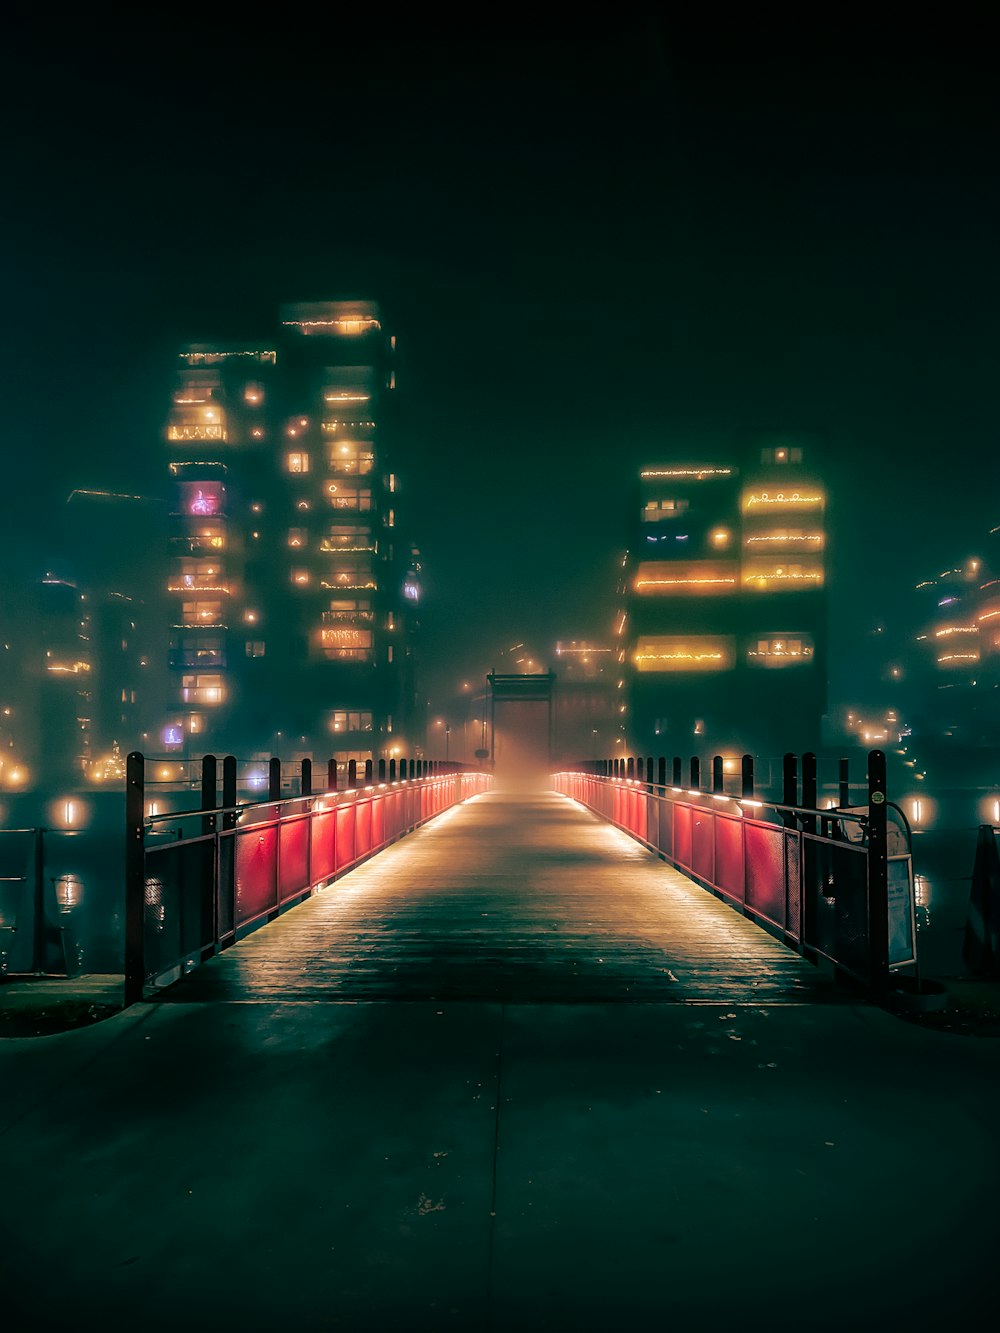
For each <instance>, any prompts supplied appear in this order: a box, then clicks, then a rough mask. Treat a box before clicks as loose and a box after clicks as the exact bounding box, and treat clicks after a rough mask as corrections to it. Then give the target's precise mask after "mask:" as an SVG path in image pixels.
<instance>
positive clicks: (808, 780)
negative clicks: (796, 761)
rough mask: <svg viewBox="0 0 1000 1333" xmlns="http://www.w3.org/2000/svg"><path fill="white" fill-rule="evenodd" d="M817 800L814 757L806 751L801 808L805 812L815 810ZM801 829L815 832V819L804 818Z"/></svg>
mask: <svg viewBox="0 0 1000 1333" xmlns="http://www.w3.org/2000/svg"><path fill="white" fill-rule="evenodd" d="M818 800H819V793H818V788H817V783H816V756H815V755H814V754H813V752H812V750H806V752H805V754H804V755H803V756H802V806H803V808H804V809H806V810H815V809H816V804H817V802H818ZM802 827H803V828H804V829H807V830H808V831H809V832H810V833H815V832H816V819H815V817H806V818H804V819H803V820H802Z"/></svg>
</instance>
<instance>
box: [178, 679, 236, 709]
mask: <svg viewBox="0 0 1000 1333" xmlns="http://www.w3.org/2000/svg"><path fill="white" fill-rule="evenodd" d="M224 697H225V690H224V688H223V682H222V677H221V676H218V675H190V676H181V700H182V702H184V703H186V704H220V703H222V700H223V698H224Z"/></svg>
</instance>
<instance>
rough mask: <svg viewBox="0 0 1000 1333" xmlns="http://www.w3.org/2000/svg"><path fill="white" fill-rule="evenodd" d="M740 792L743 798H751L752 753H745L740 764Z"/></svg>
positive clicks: (748, 799)
mask: <svg viewBox="0 0 1000 1333" xmlns="http://www.w3.org/2000/svg"><path fill="white" fill-rule="evenodd" d="M740 794H741V795H742V797H743V799H744V800H747V801H752V800H753V755H752V754H745V755H744V756H743V759H742V761H741V764H740Z"/></svg>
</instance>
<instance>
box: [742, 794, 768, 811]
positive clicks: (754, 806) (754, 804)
mask: <svg viewBox="0 0 1000 1333" xmlns="http://www.w3.org/2000/svg"><path fill="white" fill-rule="evenodd" d="M739 804H740V805H745V806H746V807H747V808H748V809H750V810H763V808H764V802H763V801H753V800H751V799H750V798H749V797H748V796H742V797H740V800H739Z"/></svg>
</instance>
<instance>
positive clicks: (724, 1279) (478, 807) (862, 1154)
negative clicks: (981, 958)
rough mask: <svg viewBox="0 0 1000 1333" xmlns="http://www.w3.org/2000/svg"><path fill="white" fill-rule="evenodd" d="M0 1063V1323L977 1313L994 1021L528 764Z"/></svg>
mask: <svg viewBox="0 0 1000 1333" xmlns="http://www.w3.org/2000/svg"><path fill="white" fill-rule="evenodd" d="M560 848H562V852H560ZM484 913H485V915H483V914H484ZM505 941H506V942H508V943H509V945H510V949H511V952H510V954H507V953H506V951H505V946H504V942H505ZM436 959H437V960H440V965H439V966H437V967H435V960H436ZM671 978H673V979H671ZM0 1090H2V1095H0V1197H2V1199H3V1207H2V1209H0V1318H2V1322H3V1327H4V1329H5V1330H7V1329H9V1330H11V1333H36V1331H40V1330H49V1329H63V1328H66V1327H67V1326H73V1325H82V1326H84V1327H88V1326H90V1325H91V1324H92V1323H94V1321H95V1320H98V1319H99V1320H100V1321H102V1322H107V1323H112V1322H114V1321H117V1320H122V1321H125V1320H127V1321H128V1323H129V1324H132V1325H136V1326H138V1327H142V1328H143V1329H147V1330H159V1329H167V1328H171V1329H172V1328H175V1327H177V1326H185V1327H187V1328H189V1329H195V1330H200V1329H206V1330H207V1329H215V1328H218V1327H220V1326H224V1327H229V1326H232V1327H237V1328H239V1329H241V1330H275V1329H284V1328H286V1327H295V1328H299V1329H344V1330H359V1333H360V1331H362V1330H364V1333H369V1331H371V1333H376V1331H378V1333H381V1331H382V1330H395V1329H397V1328H400V1329H403V1328H405V1329H407V1330H437V1329H442V1330H444V1329H455V1330H469V1333H479V1331H480V1330H482V1331H483V1333H501V1330H502V1331H504V1333H506V1331H507V1330H510V1331H511V1333H514V1331H515V1330H542V1329H546V1330H564V1329H565V1330H579V1331H580V1333H589V1331H590V1330H598V1329H601V1330H606V1329H609V1328H612V1329H624V1330H645V1329H650V1330H654V1329H655V1330H661V1329H667V1328H677V1329H697V1330H700V1331H704V1333H729V1331H730V1330H732V1331H733V1333H736V1330H744V1329H760V1330H764V1329H768V1330H786V1329H787V1330H789V1331H791V1330H796V1333H801V1331H802V1330H811V1329H815V1330H817V1331H819V1330H833V1329H842V1328H845V1327H847V1328H851V1329H854V1330H862V1331H867V1330H869V1329H871V1330H875V1329H884V1328H901V1329H904V1328H905V1329H907V1330H924V1329H926V1330H930V1329H932V1328H934V1329H937V1328H941V1327H947V1328H949V1329H950V1330H955V1331H956V1333H964V1331H965V1330H973V1329H979V1328H987V1327H994V1326H995V1319H996V1308H997V1298H996V1296H995V1293H994V1287H995V1280H994V1276H993V1273H994V1249H995V1246H994V1240H993V1226H992V1217H993V1213H994V1211H995V1198H996V1190H997V1185H998V1183H1000V1168H998V1166H997V1152H996V1147H997V1144H996V1131H995V1122H996V1107H997V1104H998V1103H997V1097H998V1093H1000V1042H997V1041H991V1040H982V1039H977V1038H976V1037H973V1036H966V1035H959V1034H957V1033H955V1032H944V1031H932V1030H926V1029H925V1028H923V1027H920V1026H918V1025H916V1024H914V1023H909V1022H903V1021H901V1020H900V1019H899V1018H897V1017H894V1016H893V1015H892V1014H889V1013H886V1012H885V1011H883V1010H881V1009H878V1008H875V1007H872V1006H870V1005H867V1004H865V1003H862V1002H860V1001H858V1000H857V999H856V998H854V997H852V996H849V995H846V994H845V993H844V992H842V991H841V990H839V989H838V988H837V987H835V986H834V985H833V983H832V982H830V981H829V980H828V979H826V978H823V977H822V976H820V975H819V974H818V973H817V972H816V971H815V969H812V968H811V967H809V965H807V964H805V963H803V962H802V961H801V960H799V959H798V958H797V957H796V955H794V954H793V953H791V952H790V951H788V950H786V949H785V948H784V947H783V946H782V945H780V944H779V943H778V942H777V941H775V940H772V939H771V938H770V937H769V936H767V935H765V934H764V933H763V932H762V931H760V930H758V929H757V928H756V927H755V926H753V925H752V924H751V923H749V922H748V921H746V920H744V919H743V918H742V917H740V916H739V915H738V914H737V913H735V912H733V911H732V910H731V909H729V908H728V907H726V906H725V905H724V904H721V903H719V902H718V901H717V900H715V899H714V898H713V897H712V896H711V895H709V894H707V893H705V892H704V891H702V890H700V889H698V888H696V887H695V886H693V885H691V884H690V883H689V882H687V881H685V880H684V878H683V876H679V875H678V874H677V872H675V871H673V870H671V869H670V868H669V867H668V866H666V865H665V864H664V863H662V862H660V861H658V860H657V859H656V858H655V857H654V856H652V854H650V853H647V852H645V851H644V850H643V849H642V848H640V847H638V845H637V844H636V843H635V842H633V841H632V840H631V839H629V838H628V837H626V836H625V835H624V834H620V833H618V832H617V831H616V830H613V829H609V828H607V827H606V826H604V825H602V824H600V823H599V821H597V820H596V819H593V818H592V817H591V816H590V815H589V814H587V813H586V812H583V811H581V810H580V809H579V807H576V806H575V805H573V803H571V802H568V801H565V800H563V799H562V798H559V797H546V798H538V799H536V800H534V801H525V800H515V799H513V798H509V797H504V796H503V795H494V796H488V797H482V798H477V799H476V800H474V801H471V802H469V803H467V804H466V805H465V806H463V807H461V808H459V809H456V810H454V811H451V812H449V813H448V814H446V815H443V816H441V817H440V819H438V820H435V821H433V822H432V823H431V824H430V825H428V826H427V827H426V828H425V829H423V830H421V831H420V832H418V833H417V834H414V835H413V836H412V837H410V838H406V839H403V840H402V841H401V842H400V843H398V844H396V845H395V846H394V847H392V848H390V849H389V850H388V851H387V852H385V853H383V854H382V855H381V856H379V857H377V858H375V859H373V860H372V861H371V862H369V863H366V865H364V866H362V867H359V868H358V869H357V870H355V871H353V872H351V874H350V875H348V876H346V877H345V878H344V879H343V880H341V881H338V882H337V883H336V884H335V885H333V886H332V887H331V888H330V889H329V890H327V891H326V892H324V893H323V894H321V895H318V896H317V897H316V898H314V899H312V900H310V902H309V903H306V904H304V905H303V906H302V907H300V908H296V909H295V910H294V911H292V912H290V913H288V914H287V916H285V917H283V918H281V919H280V920H279V921H278V922H275V923H273V924H272V925H270V926H268V927H267V928H266V929H265V930H263V931H260V932H258V933H256V934H255V935H253V936H251V937H249V938H248V939H247V940H245V941H244V942H243V943H241V944H240V945H238V946H237V947H236V948H235V949H232V950H230V951H227V953H226V954H224V955H222V956H221V957H220V958H218V959H216V960H213V962H212V963H210V964H208V965H207V966H206V967H204V968H202V969H200V970H199V971H198V972H197V973H194V974H192V976H191V977H189V978H188V979H187V980H186V981H185V982H183V983H181V984H180V985H178V986H176V987H173V988H171V989H169V990H167V991H165V992H164V993H163V995H162V996H161V997H159V998H158V999H156V1000H152V1001H149V1002H146V1003H143V1004H141V1005H136V1006H133V1008H131V1009H129V1010H128V1011H126V1012H124V1013H120V1014H118V1015H117V1016H115V1017H112V1018H110V1019H107V1020H105V1021H103V1022H98V1023H94V1024H92V1025H91V1026H88V1027H84V1028H81V1029H79V1030H76V1031H70V1032H66V1033H64V1034H62V1035H54V1036H46V1037H37V1038H29V1039H25V1040H11V1041H0Z"/></svg>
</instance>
